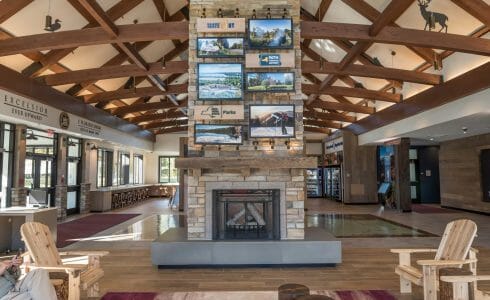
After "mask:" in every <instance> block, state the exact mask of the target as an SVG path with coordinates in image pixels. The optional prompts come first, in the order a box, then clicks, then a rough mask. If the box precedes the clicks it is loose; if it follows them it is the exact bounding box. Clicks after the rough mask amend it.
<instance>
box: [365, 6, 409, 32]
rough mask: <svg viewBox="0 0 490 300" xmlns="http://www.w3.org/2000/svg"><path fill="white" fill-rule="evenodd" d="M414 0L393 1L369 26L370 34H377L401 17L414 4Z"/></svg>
mask: <svg viewBox="0 0 490 300" xmlns="http://www.w3.org/2000/svg"><path fill="white" fill-rule="evenodd" d="M412 3H413V0H396V1H391V2H390V3H389V4H388V6H387V7H386V8H385V9H384V10H383V12H382V13H381V14H380V15H379V17H378V18H376V21H374V23H373V24H371V27H370V28H369V35H371V36H375V35H377V34H378V33H379V32H380V31H381V29H383V28H384V27H385V26H387V25H389V24H390V23H392V22H394V21H395V20H396V19H398V17H400V16H401V15H402V14H403V12H404V11H406V10H407V8H408V7H409V6H410V5H412Z"/></svg>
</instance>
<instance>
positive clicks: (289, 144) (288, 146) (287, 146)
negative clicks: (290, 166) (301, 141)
mask: <svg viewBox="0 0 490 300" xmlns="http://www.w3.org/2000/svg"><path fill="white" fill-rule="evenodd" d="M284 144H285V145H286V149H288V150H289V149H291V142H289V141H285V142H284Z"/></svg>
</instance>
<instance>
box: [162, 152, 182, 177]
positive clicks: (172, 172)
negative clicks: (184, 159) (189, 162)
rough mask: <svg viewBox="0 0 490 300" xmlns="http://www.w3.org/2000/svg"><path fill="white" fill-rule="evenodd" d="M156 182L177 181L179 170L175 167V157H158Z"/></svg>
mask: <svg viewBox="0 0 490 300" xmlns="http://www.w3.org/2000/svg"><path fill="white" fill-rule="evenodd" d="M158 172H159V173H158V182H160V183H177V182H179V170H178V169H176V168H175V157H169V156H159V157H158Z"/></svg>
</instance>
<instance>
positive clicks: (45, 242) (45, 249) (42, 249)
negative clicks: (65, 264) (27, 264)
mask: <svg viewBox="0 0 490 300" xmlns="http://www.w3.org/2000/svg"><path fill="white" fill-rule="evenodd" d="M20 234H21V235H22V239H23V240H24V243H25V244H26V248H27V250H28V251H29V254H30V256H31V258H32V260H33V261H34V263H35V264H36V265H38V266H61V265H62V262H61V257H60V255H59V253H58V249H57V248H56V244H55V242H54V240H53V236H52V235H51V231H50V230H49V227H48V226H46V225H44V224H41V223H37V222H26V223H24V224H22V226H21V227H20Z"/></svg>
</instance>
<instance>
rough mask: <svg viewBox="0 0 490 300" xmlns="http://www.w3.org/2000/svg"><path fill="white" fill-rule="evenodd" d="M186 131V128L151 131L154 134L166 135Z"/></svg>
mask: <svg viewBox="0 0 490 300" xmlns="http://www.w3.org/2000/svg"><path fill="white" fill-rule="evenodd" d="M184 131H187V126H179V127H168V128H163V129H159V130H155V131H153V133H154V134H166V133H175V132H184Z"/></svg>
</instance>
